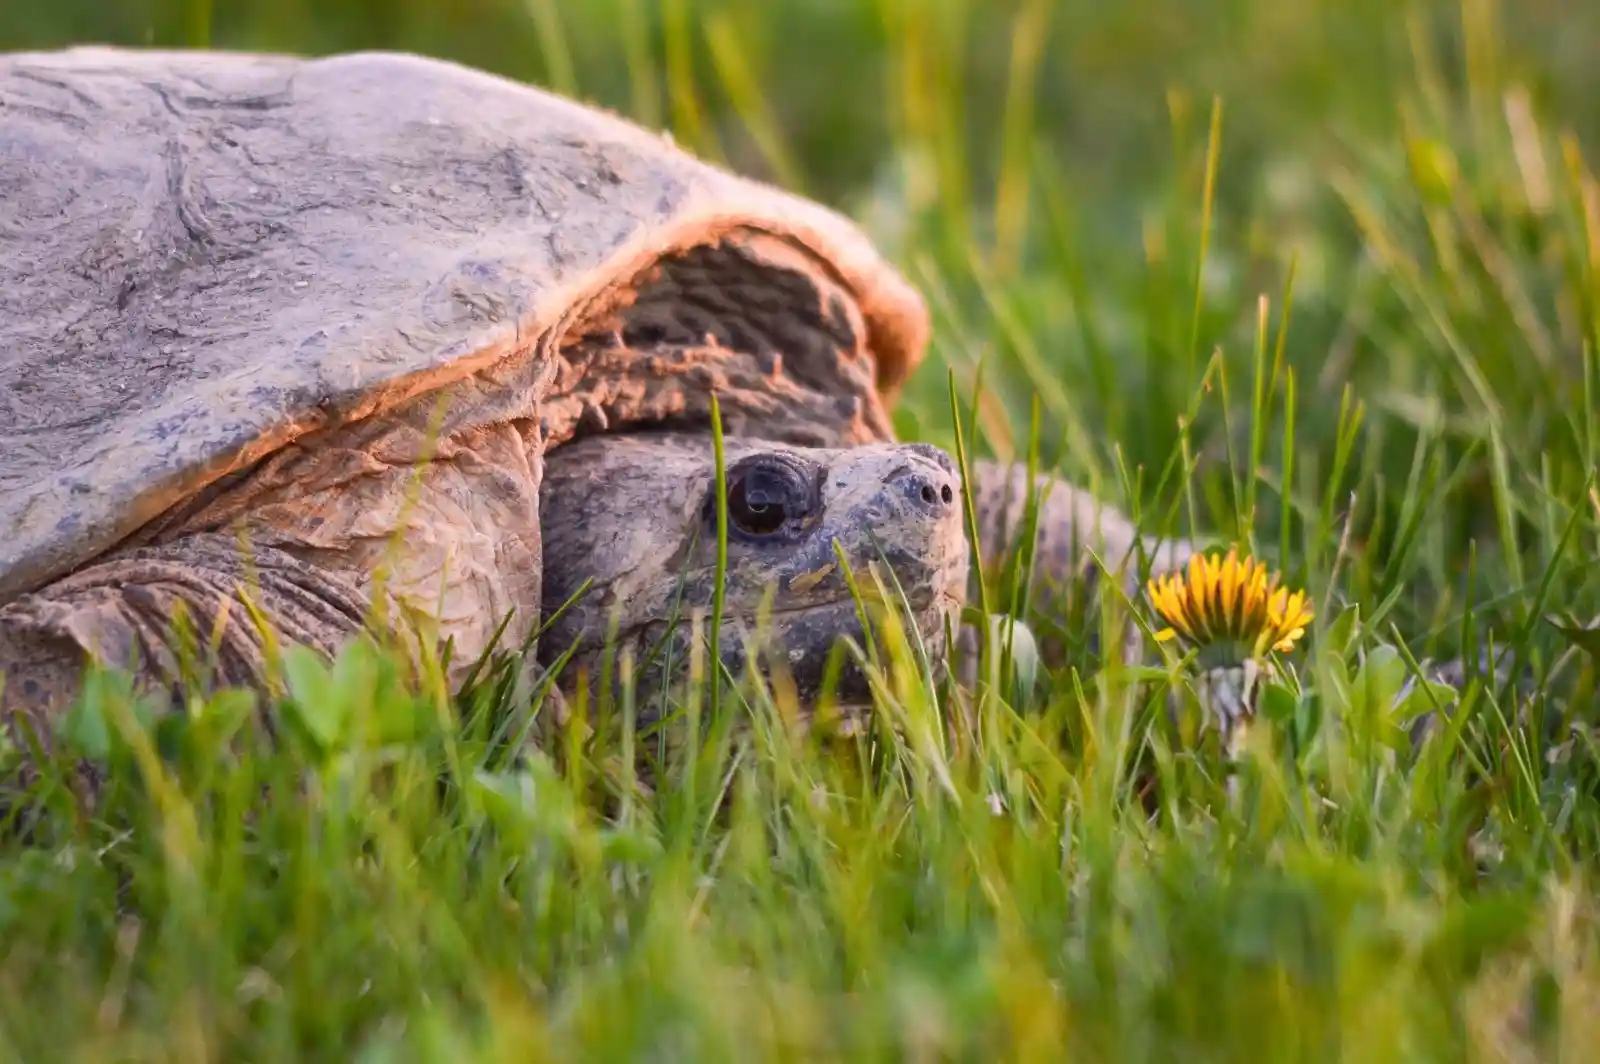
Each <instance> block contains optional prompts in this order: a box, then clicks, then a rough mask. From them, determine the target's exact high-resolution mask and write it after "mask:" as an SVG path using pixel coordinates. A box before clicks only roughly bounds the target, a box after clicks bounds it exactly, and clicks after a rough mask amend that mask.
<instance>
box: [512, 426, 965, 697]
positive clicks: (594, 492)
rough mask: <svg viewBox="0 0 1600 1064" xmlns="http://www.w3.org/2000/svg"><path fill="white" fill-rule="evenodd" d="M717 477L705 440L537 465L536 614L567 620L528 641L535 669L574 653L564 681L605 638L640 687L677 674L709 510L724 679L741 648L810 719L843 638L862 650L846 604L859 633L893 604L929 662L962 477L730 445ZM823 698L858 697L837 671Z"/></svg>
mask: <svg viewBox="0 0 1600 1064" xmlns="http://www.w3.org/2000/svg"><path fill="white" fill-rule="evenodd" d="M725 462H726V464H725V476H724V484H725V486H726V490H725V493H719V490H718V481H717V477H716V470H715V461H714V457H713V451H712V440H711V438H710V436H709V435H705V436H700V435H678V434H666V433H648V434H620V435H606V436H593V437H588V438H586V439H583V440H580V441H578V442H575V443H572V444H568V445H567V446H564V447H560V448H557V449H556V450H554V451H552V452H550V453H549V454H548V455H547V456H546V465H545V473H544V483H543V487H542V489H541V492H540V507H541V522H540V523H541V528H542V532H543V537H544V542H543V548H544V589H543V596H542V597H543V610H544V615H545V616H546V617H550V616H552V615H554V614H555V612H556V611H557V610H560V609H562V607H563V606H564V605H565V606H566V607H567V608H566V611H565V613H564V614H563V615H562V616H560V617H559V618H558V619H557V620H556V621H555V622H554V623H553V624H552V625H551V627H550V628H549V629H548V630H547V634H546V635H545V636H543V637H541V639H540V657H541V659H543V660H544V661H545V663H546V664H549V663H551V662H553V661H555V660H556V659H558V658H559V657H560V656H561V655H562V654H563V653H564V652H565V651H566V650H567V649H568V648H569V647H570V646H572V645H573V644H574V643H577V644H578V649H577V651H576V652H575V654H574V657H573V659H572V661H571V662H570V663H569V665H568V666H567V669H568V672H570V670H572V669H574V668H577V669H583V668H589V669H591V670H592V669H593V668H594V667H595V666H596V665H598V664H599V661H600V652H601V650H602V649H603V647H604V646H605V645H606V643H607V641H608V640H610V641H612V643H613V645H615V646H618V647H622V646H627V647H629V648H631V650H632V653H633V656H634V661H635V663H636V669H637V670H638V671H637V672H636V676H637V678H638V680H639V681H640V682H641V683H654V684H656V686H659V682H658V681H659V680H660V679H661V678H663V674H664V673H678V672H681V670H682V669H684V668H686V667H687V662H688V660H689V654H688V648H689V646H690V642H691V640H692V639H693V638H694V637H693V634H692V633H693V632H694V631H695V625H696V624H697V623H698V624H699V625H700V626H701V628H700V630H701V631H702V632H703V631H705V630H706V629H707V628H709V620H710V616H711V611H712V608H713V603H714V599H715V593H716V589H717V587H718V579H719V577H718V574H719V564H718V553H719V552H718V539H719V537H718V524H719V511H722V512H725V513H726V521H727V536H726V554H725V562H724V564H723V566H722V568H721V573H722V574H723V575H722V582H721V586H722V588H723V618H724V623H723V628H722V636H721V653H722V659H723V661H724V663H725V664H726V665H727V666H728V667H729V668H730V670H731V671H732V673H733V674H734V675H735V676H738V675H740V674H741V673H742V672H743V670H744V668H745V666H746V664H747V662H748V661H749V660H750V659H749V657H748V652H749V650H750V649H751V648H752V646H753V647H754V649H756V651H757V656H756V658H755V664H756V666H757V668H759V669H760V670H761V671H762V672H764V673H766V674H767V675H769V676H770V675H772V673H773V670H774V666H777V668H778V669H779V670H781V671H782V672H783V673H785V674H786V675H787V676H788V677H789V678H790V679H792V680H793V682H794V685H795V688H796V690H797V693H798V694H799V696H800V699H801V701H802V702H803V703H809V702H810V700H811V699H814V698H815V697H816V696H817V695H818V694H819V693H821V691H822V689H823V686H824V682H825V678H826V676H827V673H828V660H829V655H830V651H831V650H832V648H833V647H834V644H835V643H836V642H837V641H838V640H839V639H840V637H848V638H851V639H853V640H855V641H856V642H857V644H858V645H861V644H862V641H863V631H862V622H861V605H862V603H859V602H858V595H859V597H860V599H861V600H865V605H866V607H867V615H868V618H869V619H871V618H873V617H874V615H875V614H877V615H879V616H881V612H880V611H879V610H878V608H877V607H876V606H875V605H874V603H875V602H876V603H881V604H883V605H892V606H893V607H894V608H896V609H898V610H899V612H900V615H901V617H902V619H903V620H906V621H909V622H910V624H911V625H913V626H914V627H915V630H916V631H915V632H914V633H911V634H912V635H913V638H918V637H920V639H921V640H922V641H923V644H924V645H925V646H926V648H927V650H928V652H929V654H930V655H932V656H934V657H936V658H937V657H940V656H942V652H943V648H944V644H945V633H946V621H947V619H948V620H950V621H952V622H954V621H957V620H958V615H959V609H960V606H961V603H962V601H963V599H964V597H965V593H966V583H967V574H968V552H967V542H966V537H965V534H964V529H963V523H962V516H961V515H962V510H961V479H960V475H959V473H958V471H957V467H956V465H955V463H954V462H953V461H951V459H950V457H949V456H948V455H947V454H946V453H945V452H943V451H941V450H940V449H939V448H937V447H933V446H931V445H929V444H922V443H907V444H877V445H870V446H863V447H852V448H846V449H838V450H835V449H827V448H808V447H795V446H790V445H786V444H776V443H768V442H764V441H756V440H748V439H740V438H728V439H727V440H725ZM586 581H587V582H589V586H588V588H587V590H586V591H585V592H584V593H583V594H582V595H581V596H579V597H577V598H576V599H574V595H576V594H577V593H578V592H579V590H580V588H582V587H583V585H584V584H585V582H586ZM852 585H853V587H852ZM697 618H698V620H697ZM652 655H653V656H654V660H651V659H652ZM564 675H565V674H564ZM834 691H835V693H836V694H837V695H838V697H839V698H840V700H841V701H843V702H852V703H859V702H861V701H864V700H865V698H866V691H865V687H864V678H863V677H861V676H860V675H859V674H858V673H857V672H856V670H854V669H853V668H849V667H847V668H845V670H844V671H843V673H841V674H839V675H838V676H837V679H836V685H835V687H834ZM646 693H647V692H645V691H644V690H642V689H641V691H640V695H641V696H644V695H645V694H646Z"/></svg>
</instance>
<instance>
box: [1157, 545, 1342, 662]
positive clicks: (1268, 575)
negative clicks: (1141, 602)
mask: <svg viewBox="0 0 1600 1064" xmlns="http://www.w3.org/2000/svg"><path fill="white" fill-rule="evenodd" d="M1280 580H1281V576H1280V575H1279V574H1278V573H1274V572H1269V571H1268V569H1267V567H1266V565H1265V563H1263V562H1258V561H1255V560H1254V559H1252V558H1250V557H1248V556H1246V557H1245V558H1243V559H1240V557H1239V554H1238V551H1237V549H1234V550H1229V551H1228V554H1227V557H1224V558H1219V557H1217V556H1216V555H1210V556H1207V555H1203V554H1196V555H1194V556H1193V557H1191V558H1190V559H1189V566H1188V572H1187V573H1183V572H1178V573H1169V574H1166V575H1164V576H1162V577H1159V578H1157V579H1154V580H1151V581H1150V582H1149V584H1148V585H1147V586H1146V592H1147V593H1148V594H1149V597H1150V604H1151V605H1152V606H1153V607H1155V610H1156V612H1157V613H1158V614H1160V615H1161V618H1162V619H1163V620H1165V621H1166V622H1167V624H1168V625H1169V626H1170V627H1167V628H1164V629H1162V630H1161V631H1159V632H1157V633H1156V639H1158V640H1160V641H1162V642H1166V641H1167V640H1171V639H1179V640H1182V641H1184V642H1186V643H1188V644H1190V645H1191V646H1195V647H1200V648H1206V647H1214V646H1223V647H1232V648H1236V649H1238V650H1242V651H1244V652H1245V653H1247V654H1248V655H1249V656H1250V657H1254V658H1260V657H1263V656H1264V655H1265V654H1266V653H1267V651H1268V650H1276V651H1279V652H1286V651H1288V650H1290V649H1292V648H1293V647H1294V645H1295V643H1296V642H1297V641H1298V640H1299V639H1300V637H1301V636H1303V635H1305V632H1306V628H1307V626H1309V625H1310V623H1311V618H1312V611H1311V599H1310V598H1309V597H1308V596H1307V595H1306V593H1305V592H1304V591H1296V592H1293V593H1290V591H1289V589H1288V588H1284V587H1280V586H1278V585H1279V581H1280Z"/></svg>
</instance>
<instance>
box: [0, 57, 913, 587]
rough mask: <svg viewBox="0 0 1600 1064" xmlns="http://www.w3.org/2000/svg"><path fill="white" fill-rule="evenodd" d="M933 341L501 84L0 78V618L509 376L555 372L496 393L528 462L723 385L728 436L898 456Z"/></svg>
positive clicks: (117, 66) (765, 193) (864, 279)
mask: <svg viewBox="0 0 1600 1064" xmlns="http://www.w3.org/2000/svg"><path fill="white" fill-rule="evenodd" d="M927 328H928V326H927V315H926V310H925V307H924V305H923V303H922V301H921V299H920V297H919V296H918V295H917V293H916V292H915V291H914V290H913V289H912V288H911V287H910V286H909V285H908V284H907V283H906V281H905V280H904V279H903V278H902V277H901V276H900V274H898V273H897V272H896V271H895V270H894V269H893V268H892V267H891V266H890V265H889V264H888V263H886V262H885V261H884V259H883V258H882V257H881V256H880V255H879V253H878V252H877V251H876V250H875V249H874V248H873V247H872V245H871V244H870V243H869V241H868V240H867V239H866V237H865V235H864V234H863V233H862V232H861V231H860V230H859V229H858V228H857V227H856V226H855V225H853V224H852V223H851V222H849V221H848V220H846V219H845V218H843V217H842V216H840V215H838V214H836V213H834V212H833V211H830V210H828V209H826V208H824V207H822V206H820V205H818V204H816V203H814V202H811V201H808V200H806V199H803V198H801V197H797V196H794V195H790V194H787V193H785V192H782V191H780V190H777V189H774V188H771V187H768V186H766V185H763V184H761V183H759V182H756V181H753V180H749V179H746V178H743V177H740V176H737V175H735V174H733V173H730V172H728V171H725V170H723V169H720V168H717V167H714V166H711V165H708V164H707V163H705V162H702V161H700V160H698V159H696V158H694V157H692V156H691V155H689V154H687V153H685V152H683V151H681V150H679V149H678V148H676V147H674V146H673V145H672V144H671V142H670V141H669V140H668V139H666V138H664V137H662V136H660V135H657V134H655V133H652V132H650V131H647V130H645V129H643V128H640V127H638V126H636V125H633V124H631V123H629V122H627V121H625V120H623V119H621V118H619V117H616V116H614V115H612V114H610V113H607V112H604V111H601V110H597V109H594V108H590V107H586V106H583V105H580V104H578V103H575V102H572V101H570V100H566V99H563V98H560V97H557V96H553V95H550V94H548V93H545V92H542V91H539V90H537V89H534V88H531V87H528V86H525V85H521V84H518V83H515V82H512V81H509V80H505V79H502V78H499V77H495V76H491V75H488V74H484V73H481V72H477V71H473V70H470V69H467V68H464V67H461V66H457V65H454V64H451V63H446V62H441V61H437V60H431V59H424V58H419V57H415V56H403V55H395V54H385V53H361V54H352V55H344V56H337V57H331V58H323V59H304V58H297V57H291V56H279V55H247V54H237V53H220V52H169V51H139V50H121V49H108V48H76V49H70V50H67V51H62V52H55V53H15V54H10V55H6V56H3V57H0V603H3V602H5V601H8V600H10V599H13V598H15V597H16V596H17V595H19V594H23V593H25V592H28V591H31V590H35V589H37V588H39V587H40V586H42V585H44V584H45V583H48V582H49V581H51V580H53V579H55V578H57V577H59V576H60V575H62V574H64V573H66V572H68V571H70V570H72V569H74V568H76V567H78V566H80V565H82V564H84V563H85V562H87V561H90V560H92V559H94V558H95V557H97V556H99V555H101V554H103V553H104V552H106V551H107V550H109V549H111V548H113V547H115V546H116V545H117V544H119V543H121V542H123V541H124V540H126V539H127V538H128V537H130V536H131V535H133V534H134V533H135V532H136V531H137V530H138V529H140V528H141V527H142V526H144V525H146V524H147V523H149V522H151V521H152V520H153V519H154V518H155V517H157V516H158V515H160V514H162V513H164V512H166V511H168V510H170V509H171V508H172V507H174V506H175V505H177V504H179V503H181V502H183V501H184V500H185V499H188V498H192V497H193V496H195V495H196V494H197V493H199V492H201V491H202V490H204V489H206V488H207V487H208V486H209V485H212V484H213V483H214V482H216V481H218V480H219V479H220V478H223V477H225V476H227V475H229V474H230V473H233V472H235V471H238V470H242V469H245V468H247V467H250V466H251V465H253V464H254V463H257V462H259V461H260V460H261V459H262V458H263V457H265V456H267V455H270V454H272V453H273V452H274V451H276V450H278V449H281V448H282V447H283V446H284V445H285V444H287V443H289V442H290V441H294V440H296V439H298V438H300V437H303V436H305V435H306V434H308V433H313V432H318V431H322V430H327V429H333V428H338V427H340V426H342V425H345V424H347V423H350V422H353V421H356V420H358V419H362V418H371V417H373V416H374V415H379V414H381V413H383V412H384V411H386V410H390V409H393V408H394V407H395V406H396V405H397V404H401V403H404V402H408V401H410V400H413V399H415V398H416V397H418V396H426V395H427V394H428V393H430V392H434V391H438V390H440V389H443V388H445V387H446V386H450V385H454V384H457V383H459V382H462V381H464V380H465V379H466V378H469V377H472V376H474V375H479V376H484V377H494V376H495V375H496V374H497V373H500V372H502V370H503V369H504V367H506V366H508V365H511V364H516V365H518V366H520V367H521V369H522V370H526V369H527V367H528V366H529V365H533V366H534V367H535V368H540V367H547V368H548V372H543V373H536V374H533V375H532V376H529V375H528V374H526V373H525V372H521V371H519V373H518V374H517V375H516V376H517V379H520V380H525V381H534V382H535V383H534V384H533V385H532V386H531V390H532V394H528V395H524V396H522V397H521V400H522V413H523V415H526V414H527V413H528V411H529V409H530V408H531V409H532V410H533V412H534V413H535V414H536V415H537V416H539V417H540V418H541V420H542V421H543V422H545V424H544V430H545V431H544V438H545V440H546V441H547V442H546V445H547V446H549V445H559V444H560V443H561V442H563V441H564V440H567V439H570V438H572V437H574V436H575V435H579V434H582V433H583V432H584V431H589V430H593V429H596V428H600V429H607V428H612V429H614V428H616V427H619V425H621V424H626V423H629V422H636V421H645V420H651V419H655V420H661V419H671V418H673V417H677V418H680V419H682V418H693V417H696V416H700V415H703V413H704V406H705V405H706V401H705V398H704V397H705V396H707V395H710V394H711V393H713V392H721V391H724V390H725V391H726V392H727V393H728V394H729V395H731V396H732V401H731V402H730V401H729V399H727V398H724V400H723V401H724V403H725V404H727V405H726V407H725V409H727V410H731V413H732V417H731V421H730V425H731V428H730V431H739V430H740V429H741V428H746V429H756V428H759V429H761V430H763V431H770V432H772V433H773V434H776V435H785V434H787V435H789V436H791V437H795V438H806V439H816V440H823V441H827V440H864V439H870V438H890V437H891V436H892V432H891V429H890V428H889V423H888V418H887V416H886V414H885V412H884V404H886V403H888V402H891V401H892V399H893V397H894V395H895V394H896V391H897V389H898V387H899V385H900V383H901V382H902V381H903V380H904V379H905V377H906V375H907V374H908V373H909V371H910V370H911V368H912V367H913V366H914V364H915V363H916V362H917V361H918V360H919V359H920V357H921V356H922V353H923V350H924V347H925V342H926V335H927ZM819 338H820V339H819ZM708 348H709V349H712V350H713V351H714V352H715V354H714V356H713V355H707V354H706V349H708ZM641 360H645V361H647V362H650V364H652V365H655V366H656V367H657V370H656V371H654V377H655V378H659V379H667V378H672V379H674V380H676V381H677V382H678V384H677V386H676V387H675V388H674V389H662V388H656V389H654V391H652V390H651V389H650V388H648V387H643V386H640V385H638V380H639V376H638V374H637V372H635V371H636V369H637V367H638V366H639V365H640V364H641ZM628 367H633V369H632V370H630V369H628ZM647 376H648V374H647ZM646 393H648V394H646ZM536 460H537V456H536Z"/></svg>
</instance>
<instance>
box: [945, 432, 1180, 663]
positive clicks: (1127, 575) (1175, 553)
mask: <svg viewBox="0 0 1600 1064" xmlns="http://www.w3.org/2000/svg"><path fill="white" fill-rule="evenodd" d="M971 471H972V479H973V484H972V500H973V508H974V510H975V511H976V516H977V524H978V540H979V546H980V548H981V554H982V559H983V564H984V567H985V568H988V567H990V566H992V565H994V564H995V563H997V562H998V561H1000V559H1002V558H1003V557H1005V556H1006V553H1007V552H1008V551H1010V550H1014V549H1016V548H1017V547H1019V546H1020V545H1021V544H1020V540H1021V534H1022V532H1023V530H1024V527H1025V522H1026V520H1027V505H1028V494H1029V482H1028V469H1027V466H1025V465H1023V464H1021V463H1011V464H1003V463H997V462H990V461H985V460H982V459H980V460H978V461H976V462H974V463H973V464H972V467H971ZM1032 487H1033V492H1034V495H1035V497H1036V498H1037V499H1038V503H1039V522H1038V532H1037V535H1036V537H1035V540H1034V554H1033V571H1034V580H1035V582H1036V583H1037V584H1042V585H1043V586H1045V587H1061V586H1065V585H1066V584H1067V583H1068V582H1069V581H1071V580H1073V579H1076V578H1079V577H1082V578H1084V579H1085V580H1086V581H1088V582H1089V583H1090V586H1091V587H1092V586H1093V584H1094V583H1095V582H1097V581H1098V580H1099V579H1100V577H1101V570H1100V567H1099V566H1097V565H1095V564H1094V562H1093V560H1092V559H1091V555H1090V551H1091V550H1092V551H1093V552H1094V554H1095V555H1098V557H1099V558H1100V560H1101V562H1103V563H1104V565H1105V567H1106V569H1107V570H1108V571H1110V572H1113V573H1118V574H1120V576H1121V579H1122V582H1123V590H1124V592H1125V593H1126V594H1127V595H1128V596H1129V597H1130V598H1133V597H1135V596H1137V595H1138V593H1139V587H1140V581H1139V558H1138V556H1137V554H1136V548H1142V549H1143V551H1144V553H1145V554H1146V555H1147V556H1148V557H1149V559H1150V568H1151V571H1152V572H1153V573H1163V572H1169V571H1171V570H1174V569H1177V568H1179V567H1180V566H1182V565H1184V564H1185V563H1186V562H1187V561H1188V560H1189V556H1190V554H1192V553H1193V551H1194V547H1193V546H1192V545H1191V544H1190V543H1189V542H1188V541H1187V540H1170V539H1169V540H1162V539H1158V538H1156V537H1153V536H1142V535H1141V534H1140V533H1139V531H1138V529H1137V528H1135V527H1134V525H1133V522H1132V521H1130V520H1129V519H1128V517H1127V516H1126V515H1125V514H1123V513H1122V512H1121V511H1119V510H1117V509H1116V508H1115V507H1113V506H1109V505H1107V504H1106V503H1104V502H1102V501H1100V500H1099V499H1097V498H1095V497H1094V496H1093V495H1091V494H1089V493H1088V492H1086V491H1084V490H1083V489H1082V488H1079V487H1076V486H1074V485H1072V484H1070V483H1068V482H1066V481H1064V480H1062V479H1061V478H1059V477H1056V476H1052V475H1050V474H1047V473H1041V474H1037V475H1036V476H1035V477H1034V480H1033V485H1032ZM1143 644H1144V640H1143V633H1142V632H1141V631H1140V629H1139V627H1138V625H1137V624H1135V623H1134V622H1133V620H1132V618H1131V617H1130V618H1129V621H1128V628H1127V631H1126V633H1125V637H1124V645H1123V657H1124V659H1125V660H1129V661H1132V660H1136V659H1138V658H1140V657H1141V656H1142V655H1143V653H1144V645H1143Z"/></svg>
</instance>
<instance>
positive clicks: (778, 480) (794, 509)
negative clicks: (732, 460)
mask: <svg viewBox="0 0 1600 1064" xmlns="http://www.w3.org/2000/svg"><path fill="white" fill-rule="evenodd" d="M727 480H728V523H729V525H731V526H732V527H733V528H734V529H736V530H737V531H739V532H741V533H743V534H744V535H746V536H751V537H755V538H757V539H764V538H766V537H769V536H773V535H776V534H778V533H779V532H782V531H784V530H785V529H786V528H791V527H793V525H794V523H796V522H798V521H801V520H803V519H804V518H805V517H807V516H808V515H809V514H810V512H811V510H812V509H813V508H814V502H813V500H812V497H811V496H812V492H811V490H810V485H809V484H808V483H807V481H806V480H805V479H804V477H802V476H801V473H800V471H799V470H798V469H795V468H793V467H792V463H789V462H785V461H783V460H782V459H780V458H779V457H778V456H776V455H757V456H755V457H752V458H748V459H746V460H745V461H743V462H740V463H738V464H736V465H735V466H734V467H733V468H732V469H730V470H728V474H727ZM715 519H716V518H715V510H714V509H713V510H712V520H713V521H715Z"/></svg>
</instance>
